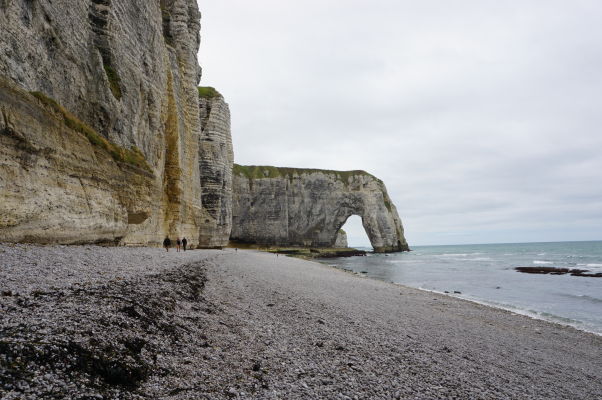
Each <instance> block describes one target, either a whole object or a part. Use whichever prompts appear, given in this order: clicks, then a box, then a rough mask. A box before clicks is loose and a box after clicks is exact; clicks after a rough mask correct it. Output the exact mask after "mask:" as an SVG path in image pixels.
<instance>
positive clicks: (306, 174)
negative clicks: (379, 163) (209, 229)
mask: <svg viewBox="0 0 602 400" xmlns="http://www.w3.org/2000/svg"><path fill="white" fill-rule="evenodd" d="M233 173H234V187H233V202H232V203H233V204H232V210H233V211H232V213H233V217H232V234H231V239H232V240H235V241H239V242H246V243H258V244H270V245H280V246H283V245H285V246H291V245H292V246H313V247H333V246H334V244H335V240H336V236H337V232H338V231H339V229H340V228H341V227H342V226H343V224H344V223H345V221H347V218H349V216H351V215H359V216H360V217H362V223H363V225H364V228H365V229H366V233H367V235H368V238H369V239H370V242H371V243H372V247H373V248H374V250H375V251H376V252H394V251H406V250H409V247H408V244H407V242H406V239H405V237H404V235H403V227H402V224H401V220H400V218H399V216H398V215H397V209H396V208H395V205H394V204H393V203H392V202H391V199H390V198H389V195H388V194H387V189H386V188H385V185H384V183H383V182H382V181H381V180H379V179H377V178H376V177H374V176H372V175H370V174H368V173H366V172H364V171H327V170H317V169H295V168H276V167H263V166H240V165H235V166H234V170H233Z"/></svg>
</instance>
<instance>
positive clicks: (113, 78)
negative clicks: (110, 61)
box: [104, 64, 121, 100]
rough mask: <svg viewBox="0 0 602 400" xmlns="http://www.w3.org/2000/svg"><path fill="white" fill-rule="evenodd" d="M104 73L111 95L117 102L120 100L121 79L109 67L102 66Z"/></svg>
mask: <svg viewBox="0 0 602 400" xmlns="http://www.w3.org/2000/svg"><path fill="white" fill-rule="evenodd" d="M104 68H105V73H106V74H107V79H108V80H109V88H110V89H111V93H113V96H115V98H116V99H117V100H121V79H120V78H119V74H118V73H117V71H115V69H114V68H113V67H111V66H109V65H106V64H105V66H104Z"/></svg>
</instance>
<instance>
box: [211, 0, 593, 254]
mask: <svg viewBox="0 0 602 400" xmlns="http://www.w3.org/2000/svg"><path fill="white" fill-rule="evenodd" d="M199 7H200V10H201V13H202V15H203V17H202V20H201V24H202V30H201V36H202V41H201V51H200V53H199V61H200V63H201V65H202V67H203V78H202V85H205V86H214V87H216V88H217V89H218V90H219V91H220V92H221V93H222V94H223V95H224V96H225V98H226V101H227V102H228V103H229V104H230V108H231V112H232V130H233V132H232V134H233V140H234V151H235V159H236V162H237V163H239V164H255V165H276V166H288V167H313V168H326V169H340V170H350V169H363V170H366V171H368V172H370V173H372V174H374V175H376V176H377V177H379V178H381V179H382V180H384V182H385V183H386V185H387V188H388V191H389V194H390V195H391V198H392V199H393V201H394V203H395V204H396V206H397V209H398V211H399V214H400V216H401V218H402V221H403V224H404V228H405V231H406V237H407V239H408V242H409V243H410V246H412V245H423V244H460V243H495V242H523V241H562V240H595V239H602V178H601V176H602V156H601V151H602V132H601V128H600V127H601V126H602V45H601V39H602V2H600V1H598V0H591V1H580V0H562V1H559V0H514V1H513V0H507V1H499V0H495V1H489V0H454V1H449V0H438V1H434V0H421V1H416V0H412V1H405V0H371V1H366V0H362V1H359V0H319V1H318V0H303V1H296V0H286V1H283V0H254V1H248V0H199ZM346 230H347V231H348V232H349V235H350V237H351V240H350V241H351V242H352V244H356V245H358V244H362V243H358V240H367V239H362V238H365V234H364V233H363V232H360V230H359V227H358V226H357V224H356V226H355V227H351V228H349V227H347V229H346ZM359 233H361V235H359ZM357 237H359V238H360V239H357Z"/></svg>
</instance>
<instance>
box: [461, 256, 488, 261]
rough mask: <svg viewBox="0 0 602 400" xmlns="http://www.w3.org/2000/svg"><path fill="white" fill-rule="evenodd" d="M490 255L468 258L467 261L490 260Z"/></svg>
mask: <svg viewBox="0 0 602 400" xmlns="http://www.w3.org/2000/svg"><path fill="white" fill-rule="evenodd" d="M492 260H493V258H491V257H477V258H468V259H467V261H492Z"/></svg>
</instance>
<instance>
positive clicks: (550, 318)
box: [417, 287, 602, 336]
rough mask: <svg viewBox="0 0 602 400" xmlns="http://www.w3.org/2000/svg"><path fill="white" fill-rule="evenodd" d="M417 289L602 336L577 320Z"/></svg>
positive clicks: (594, 329)
mask: <svg viewBox="0 0 602 400" xmlns="http://www.w3.org/2000/svg"><path fill="white" fill-rule="evenodd" d="M417 289H418V290H422V291H425V292H431V293H437V294H442V295H444V296H449V297H455V298H458V299H462V300H466V301H470V302H471V303H476V304H480V305H482V306H486V307H491V308H497V309H500V310H504V311H508V312H511V313H513V314H518V315H523V316H525V317H529V318H532V319H539V320H543V321H547V322H551V323H554V324H557V325H563V326H570V327H572V328H575V329H577V330H580V331H583V332H588V333H593V334H594V335H597V336H602V331H600V330H599V329H598V328H596V327H591V326H588V324H585V323H583V322H581V321H577V320H574V319H571V318H565V317H560V316H557V315H554V314H550V313H547V312H541V311H534V310H528V309H524V308H520V307H517V306H513V305H510V304H504V303H498V302H496V301H491V300H481V299H477V298H474V297H471V296H467V295H462V294H457V293H445V292H442V291H440V290H434V289H426V288H424V287H418V288H417Z"/></svg>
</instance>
